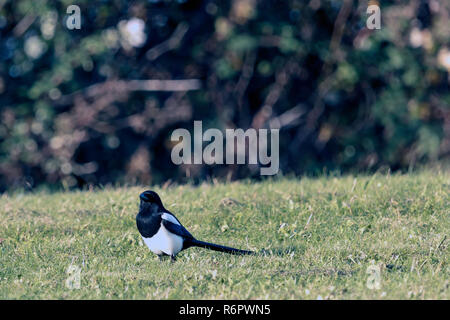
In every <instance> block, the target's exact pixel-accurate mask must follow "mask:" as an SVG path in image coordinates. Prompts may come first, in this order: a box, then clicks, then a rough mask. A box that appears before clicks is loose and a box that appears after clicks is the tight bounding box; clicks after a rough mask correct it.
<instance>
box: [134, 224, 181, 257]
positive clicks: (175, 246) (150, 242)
mask: <svg viewBox="0 0 450 320" xmlns="http://www.w3.org/2000/svg"><path fill="white" fill-rule="evenodd" d="M142 239H143V240H144V243H145V244H146V245H147V247H148V248H149V249H150V251H152V252H153V253H155V254H158V255H160V254H163V253H165V254H168V255H170V256H171V255H174V256H175V255H176V254H177V253H178V252H180V251H181V249H182V248H183V239H182V238H181V237H180V236H177V235H175V234H173V233H171V232H169V231H168V230H167V229H166V228H165V227H164V226H163V225H162V224H161V228H160V229H159V230H158V232H157V233H156V234H155V235H154V236H153V237H151V238H144V237H142Z"/></svg>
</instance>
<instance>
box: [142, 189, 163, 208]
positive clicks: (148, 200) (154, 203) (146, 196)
mask: <svg viewBox="0 0 450 320" xmlns="http://www.w3.org/2000/svg"><path fill="white" fill-rule="evenodd" d="M139 198H140V199H141V204H140V208H141V210H142V209H151V211H160V210H162V209H164V206H163V204H162V201H161V198H160V197H159V196H158V194H157V193H156V192H155V191H151V190H147V191H144V192H142V193H141V194H140V195H139Z"/></svg>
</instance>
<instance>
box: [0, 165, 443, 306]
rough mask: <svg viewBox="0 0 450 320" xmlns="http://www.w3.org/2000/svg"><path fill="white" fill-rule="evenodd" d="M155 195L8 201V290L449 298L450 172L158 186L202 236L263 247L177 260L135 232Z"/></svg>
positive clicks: (0, 286) (4, 240)
mask: <svg viewBox="0 0 450 320" xmlns="http://www.w3.org/2000/svg"><path fill="white" fill-rule="evenodd" d="M145 189H147V188H144V187H132V188H117V189H114V188H106V189H105V190H95V191H91V192H89V191H85V192H66V193H64V192H61V193H46V192H40V193H36V194H27V195H23V194H15V195H12V196H7V195H4V196H2V197H0V238H1V240H0V242H1V243H0V298H1V299H16V298H19V299H167V298H168V299H320V298H323V299H449V298H450V293H449V286H450V265H449V243H450V235H449V233H450V232H449V231H450V199H449V192H450V172H448V171H438V170H434V171H429V170H428V171H422V172H419V173H414V174H410V175H389V174H387V175H386V174H383V175H382V174H376V175H373V176H356V177H354V176H344V177H336V178H334V177H323V178H314V179H312V178H302V179H299V180H294V179H281V180H273V181H270V180H268V181H265V182H261V183H251V182H240V183H229V184H216V185H214V184H204V185H201V186H198V187H193V186H175V187H169V188H168V189H164V190H162V189H160V188H155V191H157V192H158V193H159V194H160V196H161V198H162V200H163V203H164V204H165V206H166V207H167V208H168V209H169V210H171V211H172V212H174V213H175V214H176V215H177V217H178V218H179V220H180V221H181V222H182V223H183V224H184V225H185V227H186V228H187V229H188V230H189V231H190V232H191V233H192V234H193V235H194V236H195V237H197V238H198V239H200V240H204V241H211V242H216V243H219V244H224V245H229V246H235V247H238V248H242V249H251V250H255V251H258V252H260V253H259V254H258V255H255V256H231V255H226V254H223V253H218V252H214V251H208V250H205V249H200V248H191V249H188V250H186V251H183V252H181V253H180V254H179V255H178V260H177V261H176V262H175V263H170V261H169V260H168V259H167V260H165V261H163V262H159V261H158V259H157V257H156V256H155V255H153V254H152V253H151V252H150V251H149V250H148V249H147V247H145V246H144V245H143V243H142V241H141V238H140V235H139V233H138V231H137V229H136V224H135V216H136V213H137V210H138V195H139V193H140V192H141V191H143V190H145ZM224 198H231V199H234V200H235V201H232V200H230V199H228V200H224ZM262 249H264V250H263V251H262ZM69 266H71V268H70V269H73V270H75V269H76V268H79V270H80V273H79V274H80V279H81V283H80V288H79V289H69V288H67V287H66V279H68V278H72V276H73V275H72V274H71V273H70V272H69V273H68V269H69ZM74 268H75V269H74ZM371 270H373V272H375V273H374V274H373V273H371ZM377 271H379V282H377V279H378V278H377V277H378V274H377ZM74 274H76V272H74ZM373 279H375V280H373ZM368 280H369V286H368V284H367V283H368ZM372 280H373V281H372ZM377 283H378V284H379V286H377V285H376V284H377ZM370 284H372V285H370Z"/></svg>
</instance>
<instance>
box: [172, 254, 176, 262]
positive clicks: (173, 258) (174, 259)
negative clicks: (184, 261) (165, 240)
mask: <svg viewBox="0 0 450 320" xmlns="http://www.w3.org/2000/svg"><path fill="white" fill-rule="evenodd" d="M170 260H171V261H172V263H173V262H175V261H177V259H176V258H175V256H174V255H173V254H172V255H171V256H170Z"/></svg>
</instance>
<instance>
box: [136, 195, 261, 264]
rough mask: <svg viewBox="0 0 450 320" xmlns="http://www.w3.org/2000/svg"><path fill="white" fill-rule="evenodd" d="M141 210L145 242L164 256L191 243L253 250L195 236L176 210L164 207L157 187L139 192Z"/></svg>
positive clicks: (139, 216)
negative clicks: (176, 215)
mask: <svg viewBox="0 0 450 320" xmlns="http://www.w3.org/2000/svg"><path fill="white" fill-rule="evenodd" d="M139 198H140V205H139V213H138V214H137V216H136V225H137V228H138V230H139V233H140V234H141V236H142V239H143V240H144V243H145V244H146V245H147V247H148V248H149V249H150V251H151V252H153V253H155V254H156V255H158V258H159V260H161V259H162V256H170V258H171V260H172V261H175V256H176V255H177V254H178V253H179V252H180V251H182V250H185V249H188V248H190V247H201V248H206V249H210V250H215V251H220V252H226V253H230V254H253V253H254V252H252V251H246V250H240V249H235V248H230V247H225V246H221V245H218V244H214V243H209V242H204V241H200V240H197V239H195V238H194V236H192V234H190V233H189V231H187V230H186V228H185V227H183V225H182V224H181V222H180V221H179V220H178V219H177V218H176V217H175V215H174V214H173V213H171V212H170V211H169V210H167V209H166V208H164V206H163V204H162V202H161V199H160V198H159V196H158V194H157V193H156V192H154V191H151V190H147V191H144V192H142V193H141V194H140V196H139Z"/></svg>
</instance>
